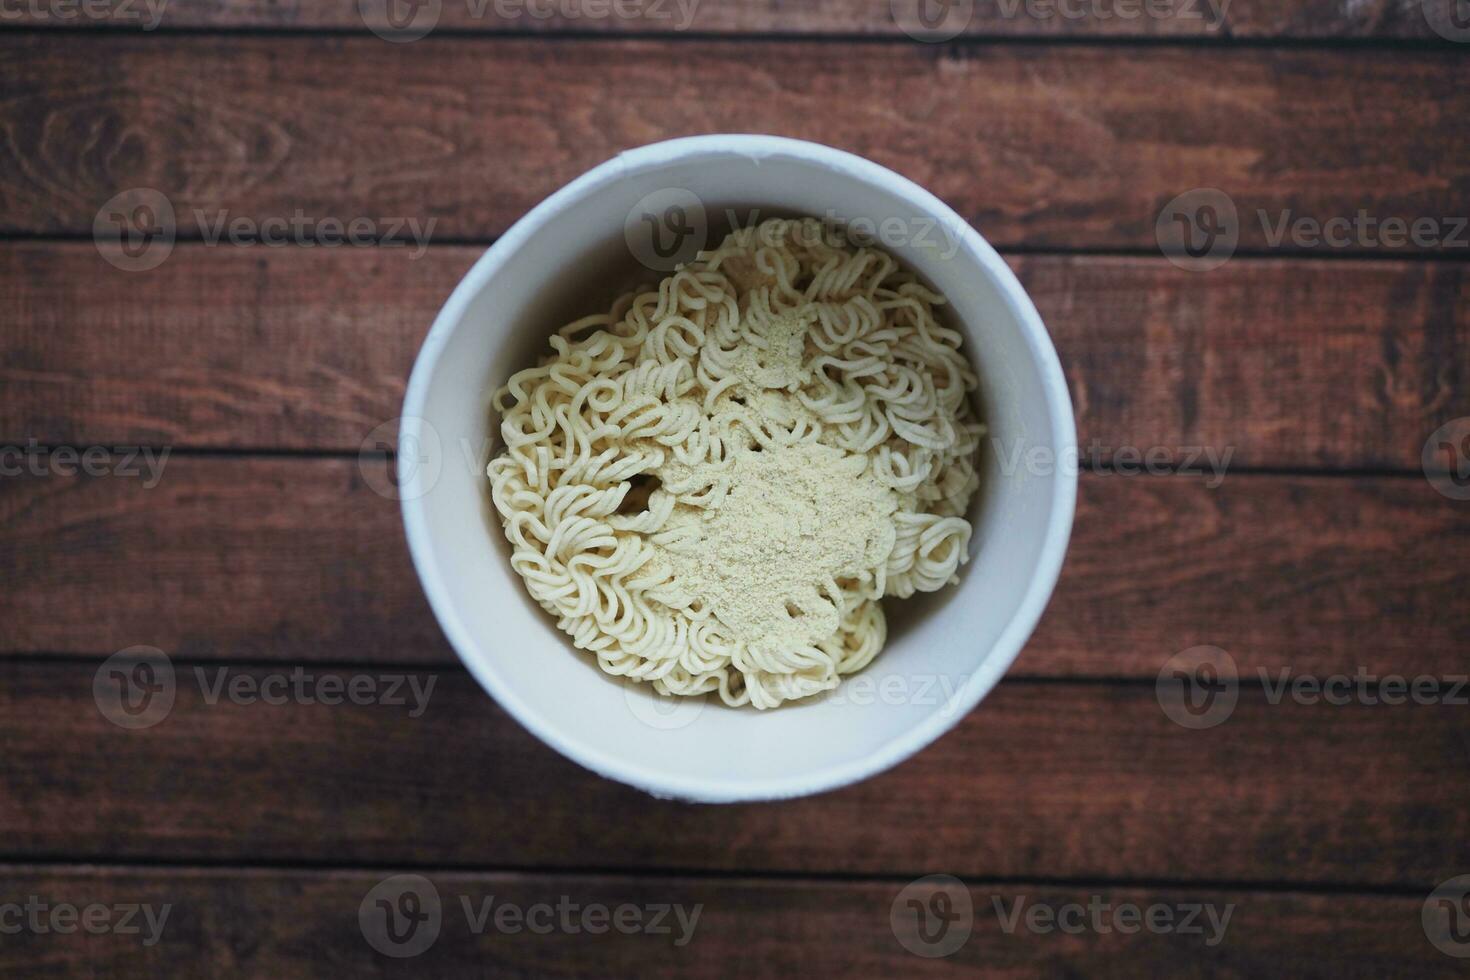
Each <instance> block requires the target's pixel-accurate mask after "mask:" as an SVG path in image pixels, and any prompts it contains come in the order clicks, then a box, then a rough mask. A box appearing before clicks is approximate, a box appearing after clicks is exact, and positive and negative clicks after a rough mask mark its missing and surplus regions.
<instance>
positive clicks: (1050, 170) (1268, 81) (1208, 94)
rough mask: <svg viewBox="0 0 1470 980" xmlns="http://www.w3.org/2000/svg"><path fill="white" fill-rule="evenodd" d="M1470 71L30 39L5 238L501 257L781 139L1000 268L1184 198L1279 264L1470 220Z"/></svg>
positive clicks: (1339, 60)
mask: <svg viewBox="0 0 1470 980" xmlns="http://www.w3.org/2000/svg"><path fill="white" fill-rule="evenodd" d="M1464 64H1465V62H1464V57H1463V52H1460V51H1455V50H1426V51H1398V50H1364V51H1359V52H1355V53H1354V54H1353V56H1352V57H1351V58H1344V57H1339V56H1338V55H1337V54H1336V53H1335V52H1331V51H1324V50H1292V49H1278V48H1267V49H1249V50H1245V49H1229V48H1213V47H1212V48H1209V49H1208V50H1193V49H1177V48H1169V47H1152V46H1151V47H1138V48H1090V47H1078V48H1076V49H1069V50H1068V51H1067V52H1066V54H1065V56H1064V57H1057V56H1056V55H1055V52H1054V51H1052V50H1050V49H1048V48H1047V47H1046V46H1029V45H1027V46H980V47H966V46H961V47H953V46H936V45H879V44H842V43H837V44H826V43H822V44H815V43H790V44H785V43H783V44H780V45H778V46H773V47H764V48H754V47H751V46H749V45H745V44H741V43H734V42H706V41H700V42H697V43H690V44H679V43H677V42H667V41H663V42H661V41H646V40H638V41H608V40H568V41H564V42H562V43H559V44H555V45H548V44H544V43H539V42H537V41H535V40H517V39H497V40H495V41H494V42H492V43H489V44H486V43H484V42H483V41H482V40H476V39H467V38H446V39H441V38H434V39H432V40H424V41H421V42H418V43H415V44H409V45H402V44H399V45H394V44H386V43H383V42H381V41H379V40H377V39H376V38H372V37H366V38H356V37H353V38H343V37H330V38H323V37H309V36H307V37H289V38H255V37H251V38H219V37H207V36H206V37H192V36H191V37H186V38H177V39H172V40H171V43H169V44H167V45H163V44H155V43H152V39H150V38H143V37H137V36H133V35H131V34H129V35H109V36H97V35H88V36H76V37H73V36H62V35H59V34H56V33H52V32H39V33H32V34H8V35H4V36H0V91H4V92H6V93H13V94H9V95H7V97H6V98H5V100H4V101H3V102H0V132H3V133H4V134H5V139H4V140H3V141H0V233H3V232H24V233H34V234H61V233H66V234H88V233H90V231H91V229H92V227H93V222H94V219H95V217H96V216H97V214H98V211H99V209H100V208H101V206H102V205H103V204H104V203H105V202H107V201H108V200H109V199H110V198H112V197H113V196H114V195H116V194H118V193H119V192H121V191H124V190H127V189H129V188H134V187H140V186H141V187H151V188H155V189H157V190H158V191H160V192H162V193H164V194H165V195H167V196H168V197H169V198H170V200H171V201H172V205H173V208H174V209H175V212H176V214H177V215H178V216H179V224H180V227H181V233H187V235H193V236H195V237H198V236H200V235H202V234H203V232H202V231H201V228H200V225H201V223H202V224H203V225H205V226H213V225H214V224H215V223H216V222H217V221H218V219H219V218H220V217H222V216H223V217H225V218H226V219H229V220H233V219H241V218H243V219H248V220H251V221H254V222H263V221H264V220H266V219H269V218H275V219H287V220H289V219H290V218H291V217H292V216H293V215H295V214H296V213H297V212H298V211H299V212H300V213H301V214H303V215H304V216H305V217H306V218H309V219H312V220H313V221H324V220H326V219H328V218H332V219H336V220H339V221H350V220H352V219H358V218H362V219H368V220H371V221H374V222H379V223H380V224H379V227H380V228H384V229H386V228H387V226H388V225H389V224H390V221H391V219H395V218H402V219H407V218H414V219H417V220H419V221H420V222H422V223H423V226H424V227H427V222H428V221H429V220H430V219H433V220H434V221H435V225H434V226H433V230H432V234H433V235H437V236H439V238H440V239H441V240H444V239H476V240H479V239H483V238H488V237H491V236H494V235H496V234H499V233H500V232H502V231H503V230H504V229H505V228H506V226H507V225H508V224H509V223H510V222H511V221H512V220H514V219H515V218H516V217H518V216H520V215H521V214H522V213H524V212H525V211H526V210H527V208H529V207H530V206H531V205H532V204H534V203H535V202H537V201H539V200H541V199H542V198H543V197H545V196H546V195H547V194H548V193H549V192H551V191H552V190H554V189H555V188H557V187H559V186H561V185H562V184H563V183H565V182H566V181H568V180H569V179H571V178H572V177H574V176H576V175H577V174H579V173H581V172H583V171H584V170H586V169H587V168H589V167H591V166H592V165H594V164H597V163H600V162H602V161H604V160H606V159H608V158H610V157H612V156H614V155H615V154H616V153H618V152H619V151H621V150H624V149H626V148H628V147H631V146H637V145H641V144H645V143H649V142H653V141H655V140H659V139H664V138H667V137H671V136H678V135H691V134H696V133H710V132H769V133H776V134H779V135H787V136H801V137H805V138H808V139H814V140H817V141H819V142H823V143H828V144H832V145H835V146H839V147H843V148H845V149H849V150H853V151H856V152H858V153H860V154H863V155H865V156H868V157H870V158H872V159H874V160H876V161H878V162H879V163H883V164H886V165H888V166H891V167H893V168H894V169H896V170H898V171H899V172H901V173H903V174H905V175H907V176H909V177H912V178H913V179H915V180H917V181H918V182H919V183H920V184H923V185H924V186H926V187H928V188H929V189H931V190H933V191H934V192H935V193H937V194H938V195H939V196H940V197H942V198H944V199H945V200H947V201H948V202H950V203H951V204H952V205H954V206H955V207H956V208H957V210H958V211H959V212H960V214H961V215H962V216H963V217H964V218H966V219H967V220H971V221H973V222H975V223H976V224H977V225H978V226H979V227H980V229H981V230H982V231H983V232H984V233H985V234H986V235H987V236H988V237H989V238H990V239H991V240H992V241H993V242H995V243H997V244H1001V245H1010V244H1017V245H1028V246H1039V247H1066V248H1084V247H1086V248H1113V247H1130V248H1144V249H1153V248H1154V247H1156V237H1155V223H1156V219H1157V218H1158V216H1159V214H1160V211H1161V209H1162V208H1163V207H1164V205H1165V204H1166V203H1167V202H1169V201H1170V200H1172V199H1173V198H1175V197H1176V196H1177V195H1179V194H1180V193H1182V192H1185V191H1188V190H1191V189H1194V188H1200V187H1218V188H1221V189H1223V190H1224V191H1226V192H1227V193H1229V194H1230V195H1231V196H1232V197H1233V199H1234V201H1235V203H1236V205H1237V207H1238V210H1239V212H1240V214H1241V217H1242V220H1241V235H1240V244H1241V246H1242V247H1246V248H1264V247H1267V246H1268V245H1269V238H1268V229H1267V228H1264V227H1262V225H1261V223H1260V222H1259V221H1257V220H1255V217H1254V216H1255V215H1256V213H1257V212H1258V211H1261V212H1265V213H1266V214H1267V215H1268V216H1270V217H1271V218H1272V219H1273V220H1275V219H1276V218H1278V217H1279V216H1281V215H1282V214H1284V213H1285V212H1286V211H1287V210H1288V209H1289V210H1290V212H1291V216H1293V217H1298V216H1312V217H1315V218H1316V219H1317V220H1318V221H1325V220H1327V219H1329V218H1333V217H1348V218H1351V217H1353V216H1355V215H1356V214H1357V213H1358V212H1359V211H1360V210H1362V211H1365V212H1366V213H1367V214H1368V215H1369V216H1371V217H1372V218H1374V219H1375V220H1377V221H1380V222H1381V221H1384V220H1386V219H1388V218H1389V217H1400V218H1405V219H1410V220H1412V219H1415V218H1420V217H1430V218H1449V217H1452V216H1466V215H1467V214H1470V152H1467V150H1470V133H1467V131H1466V129H1465V127H1464V126H1462V125H1461V124H1460V123H1461V121H1462V120H1463V119H1464V118H1466V116H1467V115H1470V91H1467V90H1466V88H1465V86H1464V85H1463V84H1461V76H1462V74H1463V70H1464ZM793 65H800V66H802V70H799V71H798V70H793V68H792V66H793ZM201 66H205V67H203V68H201ZM675 67H676V68H677V70H678V71H680V72H681V73H683V82H682V83H681V84H680V85H678V86H671V85H670V83H669V73H670V71H671V70H674V69H675ZM385 80H386V81H385ZM1160 92H1168V93H1170V94H1171V99H1170V102H1169V103H1168V104H1167V105H1164V106H1161V105H1160V102H1159V99H1158V93H1160ZM365 93H372V97H371V98H368V97H365ZM834 105H841V106H842V107H843V109H842V111H838V112H834V111H832V108H831V107H832V106H834ZM548 107H552V108H548ZM196 211H197V212H203V214H204V217H203V221H202V222H201V220H200V219H199V217H198V216H196V214H195V212H196ZM187 235H186V237H187ZM1365 250H1367V251H1373V250H1374V249H1373V248H1372V247H1371V246H1369V247H1367V248H1366V249H1365ZM1417 250H1422V249H1420V246H1418V245H1415V244H1413V243H1412V242H1409V243H1407V244H1406V248H1405V251H1417ZM1427 250H1429V251H1442V252H1455V253H1456V254H1463V250H1460V251H1458V252H1457V251H1456V249H1454V248H1449V247H1438V248H1430V249H1427Z"/></svg>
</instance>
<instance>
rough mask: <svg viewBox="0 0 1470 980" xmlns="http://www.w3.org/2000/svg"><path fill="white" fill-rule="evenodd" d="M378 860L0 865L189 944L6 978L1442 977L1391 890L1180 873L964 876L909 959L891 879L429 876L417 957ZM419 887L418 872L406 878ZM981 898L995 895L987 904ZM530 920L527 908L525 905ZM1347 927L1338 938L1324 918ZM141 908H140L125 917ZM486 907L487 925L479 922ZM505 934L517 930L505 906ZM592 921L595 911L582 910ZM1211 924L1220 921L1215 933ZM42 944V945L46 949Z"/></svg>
mask: <svg viewBox="0 0 1470 980" xmlns="http://www.w3.org/2000/svg"><path fill="white" fill-rule="evenodd" d="M387 877H391V873H390V871H378V873H363V871H300V870H270V868H262V870H248V871H229V870H169V871H154V873H140V871H137V870H132V868H109V867H101V868H78V870H73V871H54V870H50V868H46V867H32V865H19V867H16V868H13V870H7V873H6V874H4V876H3V877H0V887H3V889H4V890H6V892H15V893H38V895H46V896H49V901H50V902H51V904H66V902H71V904H73V905H87V904H91V902H106V904H109V905H126V904H137V905H143V904H147V905H150V907H151V908H153V909H154V915H156V918H160V917H163V908H165V907H168V915H166V918H163V921H165V926H166V927H168V926H172V927H173V929H175V930H176V932H179V933H181V934H184V936H187V937H188V940H190V942H187V943H163V942H160V943H156V945H153V946H143V940H144V939H146V937H147V934H148V933H147V927H146V924H144V926H143V927H141V929H143V932H140V934H137V936H134V934H126V936H113V934H109V936H94V937H90V940H91V942H90V943H87V945H85V946H82V945H72V946H69V948H66V949H62V951H59V952H51V951H49V949H47V940H54V936H25V937H24V939H22V942H18V943H13V945H0V970H4V971H6V974H7V976H16V974H18V973H19V971H22V970H28V968H37V967H40V965H43V964H44V965H46V967H49V968H53V970H59V971H60V970H71V971H76V973H85V971H90V970H96V971H98V974H101V973H106V976H109V977H156V976H159V974H160V973H168V974H171V976H196V977H201V976H218V974H221V973H228V974H231V976H257V977H268V976H303V974H318V973H319V971H322V970H323V967H329V968H332V970H338V971H341V973H343V974H347V976H366V974H370V976H390V977H397V976H404V977H409V976H425V973H432V974H434V976H487V974H488V976H495V977H544V976H551V974H554V976H559V977H562V976H566V977H591V979H597V980H601V979H603V977H607V976H639V977H650V976H651V977H686V976H729V974H742V976H744V974H750V976H773V974H778V976H786V974H791V976H904V977H910V976H913V977H931V976H932V977H945V976H956V974H957V973H966V974H976V976H1004V977H1055V976H1070V974H1078V976H1088V977H1136V976H1139V971H1144V973H1145V974H1148V976H1185V977H1194V976H1220V974H1223V976H1260V974H1263V973H1272V971H1289V973H1297V974H1301V973H1317V971H1330V974H1332V976H1338V977H1382V976H1420V977H1439V976H1444V977H1452V976H1458V973H1457V971H1455V964H1454V961H1452V959H1449V958H1448V956H1442V955H1439V954H1438V952H1435V951H1433V948H1429V946H1427V945H1424V943H1416V934H1417V933H1419V912H1420V909H1419V902H1417V901H1413V899H1405V898H1397V896H1379V895H1361V893H1345V895H1333V896H1330V898H1329V896H1317V895H1302V893H1292V892H1286V893H1272V892H1257V890H1220V889H1198V887H1161V889H1136V887H1086V886H1055V884H1042V883H1033V882H1004V883H1001V882H976V883H975V886H973V889H972V890H973V892H975V902H976V907H978V908H976V923H975V932H973V934H972V936H970V939H969V942H967V943H966V946H964V948H963V949H961V951H960V952H958V954H957V955H956V956H954V958H951V959H922V958H919V956H911V955H908V954H906V952H904V951H903V949H901V948H898V946H897V945H895V943H894V942H892V932H891V929H889V907H891V905H892V902H894V901H895V898H898V893H900V889H901V883H888V882H867V880H864V882H803V883H786V882H772V880H760V879H744V877H741V879H714V880H711V879H691V877H664V876H654V877H626V876H587V874H575V876H562V874H556V876H548V874H485V873H459V871H429V873H428V874H425V876H423V877H425V880H428V882H429V884H432V886H434V892H435V893H437V895H438V898H440V904H441V912H440V918H438V932H437V939H435V942H434V945H432V946H431V948H429V949H428V951H426V952H425V954H423V955H422V956H417V958H415V959H397V961H394V959H388V958H385V956H379V955H376V954H373V951H372V949H370V948H369V946H368V945H366V943H365V942H363V937H362V933H360V932H359V924H357V915H359V907H360V904H362V902H363V899H365V896H366V895H368V893H369V892H370V890H372V889H373V887H375V886H378V884H379V883H381V882H382V880H385V879H387ZM420 887H422V886H420ZM487 902H488V904H490V907H491V908H492V909H498V908H500V907H503V905H513V907H517V908H532V907H535V905H547V907H553V908H556V907H559V905H564V907H566V908H567V909H573V908H575V909H578V911H572V912H570V914H572V915H573V917H575V918H573V921H579V918H576V917H579V914H581V909H584V908H588V907H597V905H600V907H604V908H607V909H613V908H617V907H620V905H632V907H635V908H639V909H648V911H645V912H642V914H644V915H647V917H648V918H650V920H651V918H653V915H654V914H656V911H654V909H657V907H660V905H681V907H684V909H685V914H686V920H685V921H688V917H692V915H694V912H695V909H698V918H697V920H694V921H695V927H697V929H695V933H694V934H695V937H697V940H694V942H688V943H685V945H684V946H676V945H675V940H676V939H678V937H679V934H681V930H679V927H678V926H676V924H673V923H676V921H678V920H675V918H673V914H672V912H670V914H669V915H667V917H666V918H667V921H669V923H670V924H672V926H670V933H669V934H661V933H660V934H620V933H619V932H617V930H616V929H607V933H606V934H591V933H587V932H579V933H578V934H573V936H538V934H534V933H531V932H529V930H528V929H523V927H522V929H520V930H519V932H501V930H497V929H494V927H492V926H491V927H485V929H482V930H478V923H479V921H482V920H481V915H482V914H484V909H485V907H487ZM1017 902H1020V904H1022V907H1023V908H1032V907H1035V905H1042V907H1051V908H1063V907H1066V905H1083V907H1086V905H1088V904H1091V902H1095V904H1097V905H1098V907H1100V908H1101V907H1104V904H1105V907H1107V908H1110V909H1111V908H1117V907H1126V905H1130V907H1135V908H1148V907H1151V905H1155V904H1161V902H1164V904H1170V905H1179V907H1189V905H1213V907H1214V908H1217V909H1219V914H1220V915H1222V917H1223V915H1225V912H1226V909H1229V915H1230V918H1229V921H1230V930H1235V932H1238V933H1241V934H1242V936H1245V939H1244V942H1238V943H1216V945H1214V946H1210V945H1207V939H1208V937H1210V936H1211V932H1210V929H1208V927H1205V929H1204V932H1202V934H1188V936H1158V934H1148V933H1145V932H1139V933H1136V934H1122V933H1117V932H1113V933H1110V934H1107V936H1104V937H1103V939H1101V940H1100V942H1095V943H1088V942H1082V940H1079V939H1078V937H1076V936H1067V934H1061V933H1060V932H1057V933H1054V934H1047V936H1038V934H1028V933H1026V932H1025V930H1016V932H1011V933H1007V932H1005V930H1004V927H1003V924H1001V923H1003V918H1004V917H1007V915H1010V914H1011V909H1014V908H1016V904H1017ZM997 907H998V908H997ZM542 917H544V914H542ZM1342 917H1349V918H1351V920H1352V921H1354V929H1352V930H1351V932H1345V933H1342V934H1341V936H1339V934H1338V933H1339V920H1341V918H1342ZM146 921H147V920H144V918H141V915H140V923H146ZM490 921H494V920H490ZM506 921H507V930H513V929H516V926H514V920H513V918H512V920H506ZM594 926H595V920H594ZM1227 934H1229V933H1227ZM51 946H53V948H54V942H53V943H51Z"/></svg>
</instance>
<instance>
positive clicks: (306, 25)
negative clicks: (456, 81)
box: [0, 0, 1452, 42]
mask: <svg viewBox="0 0 1470 980" xmlns="http://www.w3.org/2000/svg"><path fill="white" fill-rule="evenodd" d="M1448 2H1452V0H1426V3H1427V4H1429V5H1431V12H1432V13H1433V14H1434V15H1435V16H1437V17H1439V18H1440V20H1439V21H1438V22H1439V23H1441V24H1443V23H1447V21H1445V20H1444V19H1443V18H1444V16H1445V12H1447V11H1448V9H1449V8H1448ZM914 6H915V5H914V4H912V3H910V4H909V5H907V6H904V5H903V4H902V3H898V4H895V3H891V2H890V0H786V2H783V3H781V4H779V5H764V4H753V3H748V2H743V0H684V2H683V3H682V4H681V3H679V2H677V0H657V2H655V0H625V2H622V3H619V4H617V5H616V6H615V5H614V4H612V3H611V2H608V3H605V4H598V3H596V2H595V0H594V2H587V0H539V2H538V0H500V2H499V3H497V2H495V0H483V2H471V0H459V2H456V0H449V2H442V3H439V4H436V5H433V6H429V7H427V8H426V10H425V12H424V13H423V14H420V15H418V16H419V18H420V19H418V20H414V21H412V22H411V23H412V24H413V25H414V26H416V27H418V28H420V29H429V30H434V31H449V30H453V31H487V32H488V31H494V32H515V33H559V32H564V31H577V32H596V33H607V34H621V33H628V32H638V33H679V32H685V31H688V32H696V33H700V34H783V35H786V34H797V35H800V34H821V35H833V34H840V35H870V36H880V37H904V36H905V34H904V31H903V26H904V25H912V24H913V23H914V16H913V14H912V13H911V11H912V10H913V8H914ZM87 10H88V11H89V12H88V13H87V14H86V15H85V16H84V15H83V14H82V13H81V11H80V9H79V8H78V7H77V6H76V5H75V4H72V5H67V4H64V3H61V2H60V0H52V2H50V3H37V4H31V5H28V6H27V7H24V8H22V9H19V10H16V11H14V16H11V17H7V18H6V19H5V20H4V21H0V27H29V28H34V27H53V28H76V27H93V28H95V27H98V26H114V27H125V28H126V27H131V28H141V29H150V30H157V29H162V30H170V29H179V28H192V29H199V28H205V29H210V30H234V29H241V28H253V29H276V30H280V29H287V30H317V29H332V30H361V29H363V27H364V26H366V25H368V24H369V23H370V24H371V25H372V26H374V27H376V28H379V29H384V30H386V29H388V27H389V22H388V21H387V19H386V18H385V17H384V16H383V12H382V9H381V5H379V6H378V7H375V6H374V5H371V4H359V3H357V2H355V0H320V2H313V3H306V2H301V0H169V3H168V4H167V6H166V7H165V8H164V9H163V10H162V11H161V12H160V13H158V14H155V13H154V11H152V10H150V9H149V8H148V6H147V5H146V4H145V3H143V2H142V0H102V2H100V3H96V4H93V5H90V6H89V7H88V8H87ZM900 17H902V20H900ZM939 24H940V25H941V26H942V28H943V29H944V31H945V33H949V32H957V34H958V36H959V37H962V38H963V37H981V36H992V37H1099V38H1131V37H1150V38H1153V37H1168V38H1210V39H1218V40H1222V41H1227V42H1228V41H1230V40H1232V39H1240V38H1276V39H1289V38H1352V39H1373V38H1391V39H1437V38H1438V37H1439V36H1440V35H1438V34H1436V33H1435V31H1434V30H1433V29H1432V28H1431V27H1430V23H1429V20H1428V18H1427V17H1426V16H1424V15H1423V14H1422V13H1421V10H1420V5H1419V4H1401V3H1393V2H1391V0H1369V2H1367V3H1354V4H1350V5H1343V4H1341V3H1337V2H1334V0H1278V2H1274V3H1273V2H1270V0H1233V2H1231V0H1157V2H1154V3H1150V4H1143V3H1130V2H1128V0H1101V2H1087V3H1082V2H1067V0H1030V2H1027V0H1014V2H1007V0H976V2H975V3H973V4H972V5H971V9H970V10H969V11H968V13H967V12H966V10H965V7H964V6H958V7H957V8H956V13H955V14H949V15H945V19H944V20H942V21H940V22H939ZM924 36H932V35H924Z"/></svg>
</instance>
